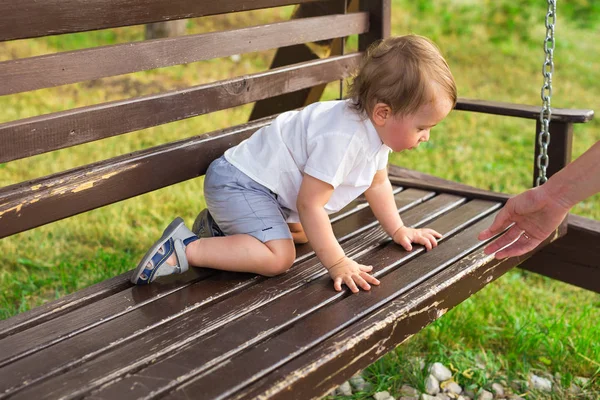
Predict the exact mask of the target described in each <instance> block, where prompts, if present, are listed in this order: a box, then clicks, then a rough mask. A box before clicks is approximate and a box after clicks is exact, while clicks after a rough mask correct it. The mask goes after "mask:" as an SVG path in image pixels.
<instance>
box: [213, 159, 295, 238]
mask: <svg viewBox="0 0 600 400" xmlns="http://www.w3.org/2000/svg"><path fill="white" fill-rule="evenodd" d="M204 197H205V199H206V206H207V207H208V210H209V211H210V214H211V215H212V217H213V218H214V220H215V222H216V223H217V225H219V228H221V230H222V231H223V233H225V234H226V235H235V234H240V233H245V234H248V235H251V236H254V237H255V238H257V239H258V240H260V241H261V242H263V243H265V242H268V241H270V240H276V239H292V234H291V232H290V229H289V228H288V225H287V223H286V222H285V221H286V218H287V217H288V215H289V210H287V209H286V208H283V207H282V206H281V205H280V204H279V202H278V201H277V195H276V194H275V193H273V192H272V191H271V190H269V189H268V188H266V187H264V186H263V185H261V184H259V183H257V182H256V181H254V180H252V179H251V178H250V177H248V176H247V175H246V174H244V173H243V172H242V171H240V170H239V169H237V168H236V167H235V166H233V165H231V164H230V163H229V161H227V160H226V159H225V157H224V156H221V157H219V158H218V159H216V160H215V161H213V162H212V163H211V164H210V166H209V167H208V171H206V178H205V180H204Z"/></svg>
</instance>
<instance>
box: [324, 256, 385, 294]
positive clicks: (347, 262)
mask: <svg viewBox="0 0 600 400" xmlns="http://www.w3.org/2000/svg"><path fill="white" fill-rule="evenodd" d="M327 270H328V271H329V276H331V279H333V287H334V288H335V290H337V291H338V292H340V291H341V290H342V283H344V284H346V286H348V288H350V290H351V291H352V293H358V287H357V286H356V285H357V284H358V286H360V287H361V288H362V289H364V290H370V289H371V285H369V283H371V284H373V285H379V280H377V278H375V277H374V276H372V275H369V274H368V272H370V271H372V270H373V267H371V266H370V265H361V264H359V263H357V262H356V261H354V260H352V259H350V258H348V257H344V258H343V259H342V260H340V261H338V262H337V263H335V264H334V265H333V266H332V267H331V268H328V269H327Z"/></svg>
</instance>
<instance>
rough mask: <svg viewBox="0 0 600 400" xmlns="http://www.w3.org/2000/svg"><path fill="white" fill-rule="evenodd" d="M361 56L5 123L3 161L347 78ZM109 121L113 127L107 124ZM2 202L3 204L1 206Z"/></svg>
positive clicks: (0, 130)
mask: <svg viewBox="0 0 600 400" xmlns="http://www.w3.org/2000/svg"><path fill="white" fill-rule="evenodd" d="M359 57H360V53H354V54H348V55H345V56H338V57H329V58H326V59H320V60H316V61H308V62H305V63H301V64H294V65H292V66H289V67H282V68H277V69H275V70H270V71H265V72H260V73H257V74H253V75H248V76H245V77H238V78H234V79H229V80H226V81H219V82H215V83H210V84H206V85H199V86H195V87H191V88H186V89H181V90H173V91H170V92H165V93H161V94H157V95H149V96H144V97H138V98H133V99H127V100H121V101H114V102H111V103H103V104H99V105H94V106H88V107H81V108H77V109H73V110H69V111H62V112H58V113H52V114H46V115H41V116H37V117H32V118H27V119H23V120H19V121H15V122H8V123H5V124H1V125H0V142H2V143H3V149H2V152H1V153H0V162H7V161H10V160H15V159H18V158H23V157H28V156H31V155H35V154H40V153H45V152H48V151H51V150H57V149H61V148H65V147H70V146H74V145H77V144H82V143H87V142H91V141H94V140H99V139H103V138H107V137H111V136H115V135H120V134H123V133H126V132H132V131H136V130H140V129H144V128H149V127H152V126H157V125H161V124H166V123H169V122H173V121H178V120H182V119H185V118H190V117H195V116H198V115H202V114H206V113H209V112H213V111H218V110H223V109H227V108H230V107H235V106H239V105H242V104H247V103H251V102H254V101H257V100H261V99H265V98H268V97H272V96H277V95H281V94H284V93H290V92H294V91H297V90H300V89H304V88H308V87H311V86H314V85H319V84H324V83H328V82H331V81H335V80H336V79H339V78H341V77H345V76H348V75H349V73H350V72H351V69H352V68H353V66H355V65H356V62H357V61H358V59H359ZM108 121H110V123H107V122H108ZM0 204H1V203H0Z"/></svg>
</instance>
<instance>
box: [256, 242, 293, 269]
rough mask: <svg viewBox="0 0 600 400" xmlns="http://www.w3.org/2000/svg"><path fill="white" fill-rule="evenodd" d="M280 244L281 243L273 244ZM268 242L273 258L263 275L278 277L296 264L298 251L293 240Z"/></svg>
mask: <svg viewBox="0 0 600 400" xmlns="http://www.w3.org/2000/svg"><path fill="white" fill-rule="evenodd" d="M273 242H279V243H273ZM273 242H267V243H266V244H267V246H268V247H269V248H270V249H271V252H272V253H273V257H272V258H271V259H270V260H269V262H268V264H267V266H266V267H267V268H266V269H265V271H264V273H263V275H266V276H277V275H281V274H283V273H285V272H286V271H287V270H288V269H290V268H291V266H292V265H293V264H294V260H295V259H296V249H295V247H294V243H293V242H292V241H291V240H285V241H279V240H274V241H273Z"/></svg>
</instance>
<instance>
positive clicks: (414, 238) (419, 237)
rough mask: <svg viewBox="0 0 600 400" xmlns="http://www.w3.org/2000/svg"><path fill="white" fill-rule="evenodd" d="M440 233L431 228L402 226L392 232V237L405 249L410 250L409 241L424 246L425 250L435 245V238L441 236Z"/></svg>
mask: <svg viewBox="0 0 600 400" xmlns="http://www.w3.org/2000/svg"><path fill="white" fill-rule="evenodd" d="M441 237H442V235H441V234H439V233H438V232H436V231H434V230H433V229H427V228H425V229H413V228H407V227H406V226H403V227H402V228H400V229H398V230H397V231H396V232H394V236H393V237H392V239H393V240H394V242H396V243H398V244H399V245H400V246H402V247H404V249H405V250H406V251H411V250H412V245H411V243H419V244H422V245H423V246H425V248H426V249H427V251H429V250H431V249H433V248H434V247H436V246H437V240H436V238H438V239H439V238H441Z"/></svg>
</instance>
